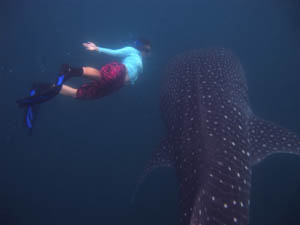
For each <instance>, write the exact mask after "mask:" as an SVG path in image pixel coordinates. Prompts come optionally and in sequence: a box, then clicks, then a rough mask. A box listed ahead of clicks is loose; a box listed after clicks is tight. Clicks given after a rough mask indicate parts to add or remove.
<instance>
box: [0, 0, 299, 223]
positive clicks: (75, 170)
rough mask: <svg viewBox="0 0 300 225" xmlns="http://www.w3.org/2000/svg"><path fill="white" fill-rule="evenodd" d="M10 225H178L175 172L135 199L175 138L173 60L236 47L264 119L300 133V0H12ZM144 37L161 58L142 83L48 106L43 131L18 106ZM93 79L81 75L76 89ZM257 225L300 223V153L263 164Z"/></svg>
mask: <svg viewBox="0 0 300 225" xmlns="http://www.w3.org/2000/svg"><path fill="white" fill-rule="evenodd" d="M0 28H1V31H0V83H1V88H0V99H1V101H0V104H1V105H0V110H1V111H0V225H121V224H122V225H125V224H126V225H127V224H128V225H176V224H178V218H179V216H178V214H179V208H178V196H177V194H178V193H177V192H178V189H177V183H176V177H175V175H174V171H173V170H172V169H159V170H157V171H155V172H154V173H153V174H152V175H151V176H149V177H148V179H147V180H146V181H145V182H144V183H143V185H142V186H141V187H140V189H139V192H138V194H137V196H136V200H135V202H134V203H133V204H132V203H131V202H130V199H131V196H132V193H133V190H134V187H135V184H136V182H137V179H138V177H139V175H140V174H141V171H142V169H143V167H144V165H145V163H146V161H147V159H148V158H149V157H150V155H151V152H152V150H153V149H154V148H155V147H156V146H157V145H158V143H159V141H160V140H161V138H162V137H163V136H164V125H163V123H162V121H161V117H160V111H159V92H160V86H161V80H162V79H161V78H162V77H163V75H164V71H165V68H166V65H167V63H168V61H169V60H170V59H171V58H172V57H173V56H175V55H176V54H178V53H181V52H183V51H186V50H190V49H195V48H204V47H211V46H222V47H226V48H230V49H232V50H233V51H234V52H235V53H236V54H237V55H238V56H239V57H240V60H241V63H242V64H243V66H244V69H245V71H246V77H247V80H248V85H249V96H250V101H251V105H252V108H253V110H254V112H255V113H256V114H257V115H259V116H261V117H263V118H265V119H267V120H271V121H274V122H276V123H277V124H279V125H282V126H284V127H287V128H289V129H290V130H293V131H294V132H296V133H298V134H300V118H299V115H300V102H299V97H300V88H299V85H300V68H299V67H300V63H299V61H300V2H299V1H298V0H184V1H179V0H150V1H143V0H135V1H125V0H118V1H115V0H110V1H108V0H107V1H102V0H98V1H97V0H85V1H83V0H82V1H79V0H59V1H58V0H52V1H45V0H43V1H41V0H27V1H25V0H1V1H0ZM139 36H143V37H146V38H148V39H149V40H151V42H152V45H153V52H152V54H151V56H150V57H149V58H148V59H147V60H146V61H145V64H144V74H143V75H141V76H140V77H139V79H138V81H137V82H136V84H135V85H134V86H131V87H125V88H124V89H122V90H121V91H119V92H118V93H115V94H113V95H111V96H109V97H105V98H103V99H101V100H98V101H76V100H73V99H70V98H67V97H63V96H59V97H57V98H55V99H54V100H53V101H51V102H49V103H46V104H43V105H41V110H40V113H39V115H38V119H37V121H36V122H37V123H36V126H35V128H34V130H33V136H31V137H30V136H28V132H27V130H26V129H25V128H23V126H22V125H23V123H22V122H23V112H22V111H21V110H19V109H18V108H17V106H16V104H15V100H16V99H18V98H20V97H23V96H25V95H27V94H28V90H29V88H30V87H31V84H32V83H33V82H34V81H54V80H55V78H56V75H57V71H58V69H59V67H60V64H62V63H69V64H71V65H73V66H95V67H101V66H102V65H104V64H105V63H107V62H109V61H111V60H113V59H112V58H111V57H107V56H103V55H100V54H97V53H93V52H88V51H86V50H85V49H84V48H83V47H82V45H81V44H82V43H83V42H86V41H93V42H95V43H96V44H97V45H99V46H102V47H107V48H114V49H115V48H120V47H123V46H125V45H130V44H131V43H132V41H134V39H135V38H137V37H139ZM82 82H84V80H81V79H74V80H72V81H71V82H70V84H71V85H73V86H74V87H76V86H78V85H80V84H81V83H82ZM252 182H253V184H252V185H253V186H252V193H251V217H250V225H299V224H300V214H299V212H300V205H299V202H300V157H297V156H292V155H283V154H280V155H279V154H278V155H274V156H272V157H270V158H268V159H267V160H265V161H264V162H263V163H261V164H259V165H257V166H255V167H254V171H253V181H252Z"/></svg>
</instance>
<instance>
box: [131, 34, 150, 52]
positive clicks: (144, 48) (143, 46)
mask: <svg viewBox="0 0 300 225" xmlns="http://www.w3.org/2000/svg"><path fill="white" fill-rule="evenodd" d="M134 47H135V48H136V49H137V50H139V51H140V52H141V53H142V54H148V53H150V51H151V43H150V41H148V40H146V39H144V38H139V39H137V40H136V41H135V42H134Z"/></svg>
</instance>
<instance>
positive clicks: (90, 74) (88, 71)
mask: <svg viewBox="0 0 300 225" xmlns="http://www.w3.org/2000/svg"><path fill="white" fill-rule="evenodd" d="M82 69H83V76H85V77H87V78H90V79H93V80H100V78H101V73H100V70H98V69H96V68H93V67H82Z"/></svg>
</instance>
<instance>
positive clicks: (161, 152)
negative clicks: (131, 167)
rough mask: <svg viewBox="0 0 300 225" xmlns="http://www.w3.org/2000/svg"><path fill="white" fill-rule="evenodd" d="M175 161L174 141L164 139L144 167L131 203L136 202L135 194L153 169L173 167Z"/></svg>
mask: <svg viewBox="0 0 300 225" xmlns="http://www.w3.org/2000/svg"><path fill="white" fill-rule="evenodd" d="M173 162H174V157H173V146H172V142H171V141H170V140H169V139H164V140H163V141H161V143H160V145H159V146H158V147H157V148H156V150H155V151H154V152H153V153H152V157H151V158H150V160H149V161H148V163H147V164H146V166H145V168H144V171H143V172H142V174H141V175H140V177H139V179H138V182H137V184H136V186H135V189H134V192H133V194H132V197H131V203H134V201H135V196H136V194H137V192H138V190H139V187H140V186H141V184H142V183H143V182H144V180H145V179H146V177H147V176H148V175H149V174H150V173H151V172H152V171H154V170H155V169H157V168H160V167H172V166H173Z"/></svg>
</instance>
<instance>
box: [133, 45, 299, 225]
mask: <svg viewBox="0 0 300 225" xmlns="http://www.w3.org/2000/svg"><path fill="white" fill-rule="evenodd" d="M247 92H248V87H247V83H246V78H245V73H244V69H243V67H242V65H241V63H240V61H239V59H238V57H236V56H235V55H234V54H233V53H232V52H231V51H230V50H226V49H223V48H215V49H203V50H195V51H190V52H186V53H183V54H180V55H178V56H176V57H175V58H174V59H173V60H172V61H171V62H170V63H169V65H168V67H167V71H166V76H165V78H164V82H163V86H162V94H161V112H162V117H163V120H164V122H165V125H166V127H167V134H166V138H165V139H164V140H163V141H162V142H161V144H160V145H159V146H158V148H157V149H156V150H155V151H154V152H153V155H152V158H151V159H150V160H149V162H148V164H147V166H146V168H145V171H144V173H143V175H142V177H141V179H140V181H139V183H141V182H142V180H143V179H144V178H145V177H146V175H147V174H149V173H150V172H151V171H152V170H153V169H155V168H157V167H160V166H168V167H174V168H175V171H176V176H177V178H178V181H179V192H180V193H179V194H180V198H179V199H180V209H181V216H180V223H181V224H184V225H187V224H191V225H200V224H201V225H215V224H240V225H247V224H248V221H249V206H250V190H251V171H252V166H253V165H255V164H256V163H258V162H260V161H262V160H263V159H264V158H265V157H267V156H269V155H270V154H274V153H278V152H286V153H292V154H299V153H300V139H299V137H298V136H297V135H295V134H293V133H291V132H289V131H288V130H286V129H284V128H281V127H279V126H277V125H275V124H273V123H271V122H268V121H265V120H262V119H260V118H258V117H257V116H256V115H255V114H254V113H253V112H252V110H251V107H250V105H249V100H248V93H247Z"/></svg>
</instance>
